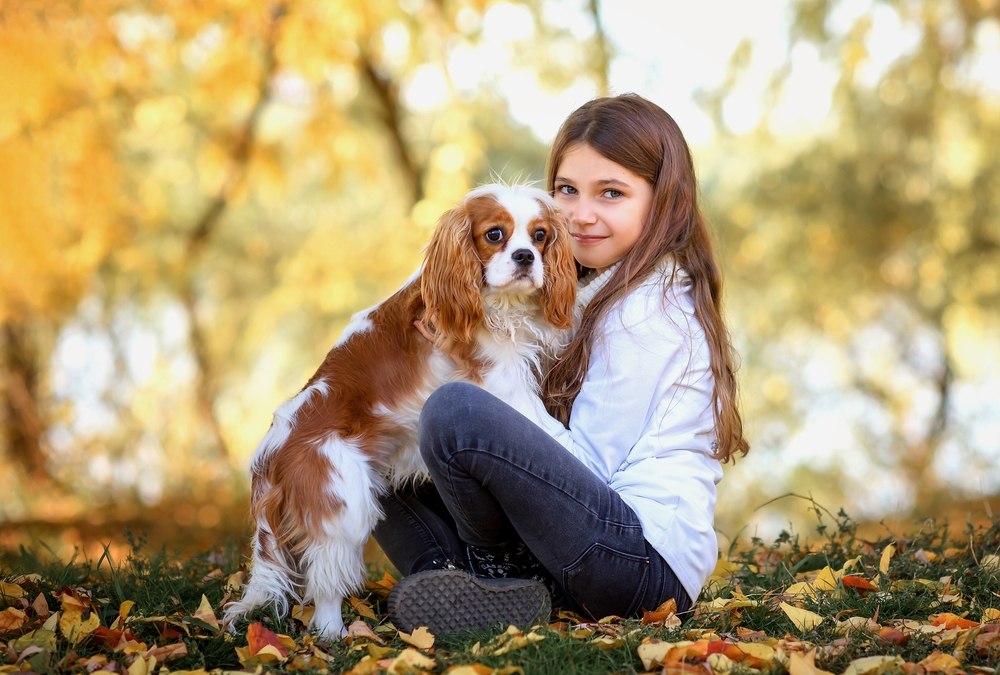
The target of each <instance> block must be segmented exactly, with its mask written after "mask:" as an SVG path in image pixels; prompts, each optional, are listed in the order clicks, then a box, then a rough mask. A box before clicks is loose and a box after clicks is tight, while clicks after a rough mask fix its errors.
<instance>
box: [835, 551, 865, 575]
mask: <svg viewBox="0 0 1000 675" xmlns="http://www.w3.org/2000/svg"><path fill="white" fill-rule="evenodd" d="M863 557H864V556H860V555H859V556H858V557H857V558H851V559H850V560H848V561H847V562H845V563H844V566H843V567H841V568H840V571H841V574H842V575H843V574H846V573H847V572H850V571H851V570H853V569H855V568H858V569H860V570H861V571H862V572H864V566H863V565H862V564H861V559H862V558H863Z"/></svg>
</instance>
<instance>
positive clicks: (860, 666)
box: [843, 656, 905, 675]
mask: <svg viewBox="0 0 1000 675" xmlns="http://www.w3.org/2000/svg"><path fill="white" fill-rule="evenodd" d="M903 663H905V662H904V661H903V659H902V658H900V657H899V656H866V657H864V658H860V659H854V660H853V661H851V663H850V665H848V666H847V670H845V671H844V673H843V675H865V673H870V672H872V671H875V670H889V669H891V668H894V667H896V666H901V665H903Z"/></svg>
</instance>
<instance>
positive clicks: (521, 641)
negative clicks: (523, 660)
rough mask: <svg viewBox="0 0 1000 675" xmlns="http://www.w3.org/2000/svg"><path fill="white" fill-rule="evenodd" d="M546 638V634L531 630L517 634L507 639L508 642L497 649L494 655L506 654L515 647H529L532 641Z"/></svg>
mask: <svg viewBox="0 0 1000 675" xmlns="http://www.w3.org/2000/svg"><path fill="white" fill-rule="evenodd" d="M544 639H545V636H544V635H540V634H539V633H536V632H534V631H531V632H530V633H528V634H526V635H516V636H514V637H511V638H510V639H509V640H507V642H505V643H504V645H503V646H502V647H500V648H499V649H496V650H495V651H494V652H493V655H494V656H502V655H504V654H507V653H510V652H512V651H514V650H515V649H521V648H522V647H527V646H528V645H530V644H531V643H532V642H540V641H541V640H544Z"/></svg>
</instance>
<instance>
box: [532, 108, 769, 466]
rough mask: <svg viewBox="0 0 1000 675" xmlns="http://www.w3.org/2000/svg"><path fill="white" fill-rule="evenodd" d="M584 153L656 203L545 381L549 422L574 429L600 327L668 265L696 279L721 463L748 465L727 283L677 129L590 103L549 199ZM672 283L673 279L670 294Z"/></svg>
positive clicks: (655, 116) (566, 141) (565, 143)
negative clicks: (726, 312)
mask: <svg viewBox="0 0 1000 675" xmlns="http://www.w3.org/2000/svg"><path fill="white" fill-rule="evenodd" d="M580 144H583V145H589V146H590V147H591V148H593V149H594V150H596V151H597V152H598V153H600V154H601V155H603V156H604V157H606V158H608V159H609V160H611V161H612V162H615V163H616V164H620V165H621V166H623V167H625V168H626V169H628V170H630V171H631V172H632V173H634V174H636V175H638V176H641V177H642V178H644V179H646V181H647V182H648V183H649V184H650V186H652V189H653V200H652V203H651V205H650V207H649V213H648V214H646V221H645V222H644V223H643V236H642V237H640V238H639V240H638V241H637V242H636V243H635V244H634V245H633V246H632V248H631V249H629V251H628V252H627V253H626V254H625V255H624V256H623V257H622V259H621V264H620V265H619V266H618V269H616V270H615V272H614V274H613V275H612V277H611V279H610V281H609V282H608V284H607V285H605V286H604V288H603V289H601V291H600V292H598V293H597V295H596V296H595V297H594V299H593V300H592V301H591V302H590V304H589V305H588V306H587V308H586V310H585V311H584V313H583V320H582V323H581V325H580V329H579V331H577V333H576V336H575V337H574V339H573V341H572V342H571V343H570V345H569V347H567V349H566V352H565V353H564V354H563V356H562V357H561V358H560V359H559V361H558V362H557V363H556V365H555V366H554V367H553V368H552V370H550V371H549V373H548V374H547V375H546V377H545V379H544V381H543V385H542V386H543V391H544V395H545V401H546V405H547V406H548V408H549V412H550V413H551V414H552V415H554V416H555V417H556V418H557V419H559V420H560V421H562V423H563V424H567V425H568V423H569V416H570V411H571V410H572V408H573V401H574V400H575V399H576V396H577V394H579V393H580V387H581V386H582V385H583V380H584V377H585V376H586V374H587V367H588V364H589V362H590V350H591V346H592V344H593V342H594V339H595V338H596V337H597V335H596V333H597V329H598V327H599V326H600V325H601V323H602V320H603V319H604V317H605V316H607V314H608V312H609V311H610V310H611V308H612V307H614V306H615V305H616V304H617V303H618V302H619V301H621V300H622V299H623V298H624V297H625V296H626V295H628V293H629V290H630V289H634V288H636V287H637V286H638V285H639V284H640V283H642V282H643V280H645V279H646V278H647V277H648V276H649V275H650V274H652V273H653V272H654V271H655V270H656V268H657V267H658V266H659V265H660V263H661V262H662V261H663V260H664V259H665V258H667V257H670V258H672V259H673V260H674V262H675V263H676V264H677V266H678V267H680V268H681V269H683V270H684V271H685V272H686V273H687V275H688V277H689V278H690V281H691V283H692V288H691V295H692V298H693V300H694V312H695V317H696V318H697V319H698V321H699V323H700V324H701V326H702V328H703V330H704V331H705V338H706V339H707V341H708V346H709V352H710V357H711V368H712V375H713V377H714V379H715V391H714V394H713V395H712V403H713V414H714V417H715V428H716V434H717V436H718V447H717V448H716V452H715V456H716V457H718V458H719V459H721V460H722V461H727V460H729V459H730V458H732V457H733V456H734V455H735V454H736V453H739V454H741V455H745V454H746V453H747V451H748V450H749V449H750V445H749V443H747V440H746V438H744V436H743V421H742V420H741V418H740V412H739V408H738V405H737V385H736V376H735V373H734V370H735V368H734V360H735V353H734V351H733V348H732V345H731V343H730V339H729V331H727V330H726V326H725V322H724V321H723V319H722V276H721V274H720V272H719V267H718V265H716V263H715V258H714V256H713V255H712V243H711V240H710V238H709V233H708V226H707V224H706V223H705V219H704V218H703V217H702V214H701V211H700V210H699V209H698V183H697V178H696V177H695V172H694V162H693V161H692V159H691V151H690V150H689V149H688V145H687V143H686V142H685V140H684V136H683V135H682V134H681V130H680V128H679V127H678V126H677V123H676V122H674V120H673V118H672V117H670V115H668V114H667V113H666V112H665V111H664V110H663V109H662V108H660V107H659V106H657V105H656V104H654V103H652V102H650V101H647V100H646V99H644V98H642V97H641V96H638V95H635V94H624V95H622V96H615V97H610V98H598V99H595V100H593V101H590V102H589V103H585V104H584V105H582V106H581V107H580V108H578V109H577V110H576V111H575V112H573V113H572V114H571V115H570V116H569V118H567V120H566V121H565V122H564V123H563V125H562V127H561V128H560V129H559V133H558V134H557V135H556V139H555V141H554V142H553V144H552V152H551V154H550V155H549V163H548V189H549V191H550V192H552V191H553V190H554V188H555V177H556V172H557V170H558V168H559V163H560V162H561V161H562V157H563V155H564V154H565V153H566V152H567V150H569V149H571V148H572V147H573V146H576V145H580ZM670 281H672V278H671V279H670V280H668V282H667V285H669V283H670ZM666 292H667V288H666V286H665V287H664V294H666Z"/></svg>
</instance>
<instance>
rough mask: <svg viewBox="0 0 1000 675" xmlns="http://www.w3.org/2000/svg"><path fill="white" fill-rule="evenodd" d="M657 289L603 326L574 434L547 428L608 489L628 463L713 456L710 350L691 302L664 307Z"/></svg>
mask: <svg viewBox="0 0 1000 675" xmlns="http://www.w3.org/2000/svg"><path fill="white" fill-rule="evenodd" d="M660 288H661V287H659V286H651V287H646V288H641V289H638V290H637V291H636V292H635V293H633V294H632V295H631V296H630V297H629V298H628V299H627V300H626V302H625V305H624V307H623V308H622V310H621V311H620V312H613V313H612V314H611V316H610V317H609V318H608V320H607V321H606V322H605V330H604V332H603V334H601V336H600V337H599V338H598V341H597V343H596V344H595V345H594V346H593V349H592V350H591V358H590V367H589V369H588V372H587V378H586V380H585V381H584V383H583V387H582V388H581V390H580V394H579V395H578V396H577V399H576V401H575V402H574V404H573V412H572V414H571V416H570V428H569V429H566V428H564V427H563V426H562V425H561V424H560V423H559V422H558V421H557V420H555V419H553V418H551V417H549V418H548V419H547V420H546V421H545V423H544V424H543V428H544V429H545V430H546V431H547V432H548V433H549V434H550V435H551V436H553V437H554V438H555V439H556V440H558V441H559V442H560V443H561V444H562V445H563V446H565V447H566V449H567V450H569V451H570V452H571V453H572V454H573V455H574V456H576V457H577V458H578V459H579V460H580V461H582V462H583V463H584V464H586V465H587V467H588V468H590V470H591V471H593V472H594V473H595V474H597V475H598V476H600V477H601V478H603V479H604V480H605V481H608V482H610V481H611V479H612V476H614V474H615V473H616V472H617V471H618V470H619V469H620V468H621V467H622V466H623V464H624V463H625V462H626V460H629V461H636V460H637V459H642V458H644V457H647V456H654V455H658V454H660V453H661V452H664V451H667V450H670V449H674V448H678V449H696V450H704V451H706V452H708V453H711V451H712V450H711V440H712V439H711V438H710V437H709V434H707V433H706V428H707V430H710V429H711V425H712V416H711V408H710V406H711V394H712V379H711V375H710V373H711V371H710V369H709V365H708V352H707V345H705V341H704V337H703V335H702V331H701V327H700V326H699V325H698V323H697V321H696V320H695V319H694V313H693V307H691V304H690V299H689V296H688V295H687V294H686V293H683V292H678V293H671V295H670V297H669V298H668V302H667V304H666V307H664V306H663V303H662V301H661V298H660ZM693 445H696V446H701V445H703V446H704V447H703V448H702V447H691V446H693ZM633 449H635V450H636V453H638V455H639V456H636V453H633ZM630 454H632V456H631V457H630Z"/></svg>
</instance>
